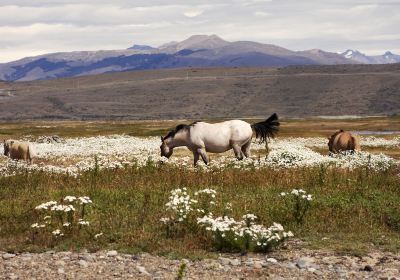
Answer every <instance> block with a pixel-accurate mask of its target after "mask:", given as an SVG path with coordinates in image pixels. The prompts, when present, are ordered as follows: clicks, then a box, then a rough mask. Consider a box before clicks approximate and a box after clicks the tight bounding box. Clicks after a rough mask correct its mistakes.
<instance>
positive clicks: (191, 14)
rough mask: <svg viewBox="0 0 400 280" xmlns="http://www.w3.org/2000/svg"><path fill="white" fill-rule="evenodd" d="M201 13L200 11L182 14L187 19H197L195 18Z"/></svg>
mask: <svg viewBox="0 0 400 280" xmlns="http://www.w3.org/2000/svg"><path fill="white" fill-rule="evenodd" d="M203 12H204V11H202V10H191V11H187V12H184V13H183V14H184V15H185V16H186V17H188V18H193V17H197V16H199V15H201V14H202V13H203Z"/></svg>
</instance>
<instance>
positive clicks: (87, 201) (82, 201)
mask: <svg viewBox="0 0 400 280" xmlns="http://www.w3.org/2000/svg"><path fill="white" fill-rule="evenodd" d="M78 199H79V201H80V204H90V203H92V200H91V199H90V198H89V197H88V196H80V197H78Z"/></svg>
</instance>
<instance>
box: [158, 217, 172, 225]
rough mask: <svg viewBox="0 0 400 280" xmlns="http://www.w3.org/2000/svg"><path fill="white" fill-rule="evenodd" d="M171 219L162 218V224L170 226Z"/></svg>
mask: <svg viewBox="0 0 400 280" xmlns="http://www.w3.org/2000/svg"><path fill="white" fill-rule="evenodd" d="M170 220H171V219H170V218H161V219H160V222H162V223H164V224H168V223H169V222H170Z"/></svg>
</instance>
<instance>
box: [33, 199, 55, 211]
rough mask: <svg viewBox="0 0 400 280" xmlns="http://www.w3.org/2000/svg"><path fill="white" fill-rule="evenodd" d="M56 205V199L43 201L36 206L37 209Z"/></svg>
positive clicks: (45, 208)
mask: <svg viewBox="0 0 400 280" xmlns="http://www.w3.org/2000/svg"><path fill="white" fill-rule="evenodd" d="M54 205H57V202H56V201H49V202H45V203H42V204H40V205H39V206H36V207H35V209H36V210H47V209H49V208H50V207H52V206H54Z"/></svg>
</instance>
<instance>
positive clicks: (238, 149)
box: [232, 144, 243, 160]
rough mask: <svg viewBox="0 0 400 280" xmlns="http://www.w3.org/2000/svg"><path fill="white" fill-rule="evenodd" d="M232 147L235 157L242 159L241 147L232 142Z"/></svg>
mask: <svg viewBox="0 0 400 280" xmlns="http://www.w3.org/2000/svg"><path fill="white" fill-rule="evenodd" d="M232 149H233V151H234V152H235V157H236V158H237V159H238V160H242V159H243V153H242V147H240V146H239V145H238V144H233V145H232Z"/></svg>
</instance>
